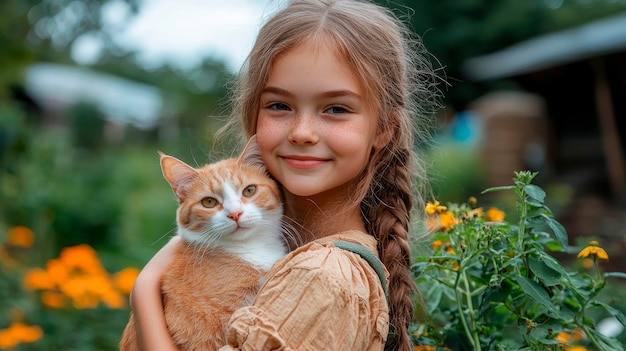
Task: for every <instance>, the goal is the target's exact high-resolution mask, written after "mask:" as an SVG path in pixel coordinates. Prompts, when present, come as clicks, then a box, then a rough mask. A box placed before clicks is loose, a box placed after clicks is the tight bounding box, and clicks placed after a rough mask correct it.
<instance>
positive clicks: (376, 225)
mask: <svg viewBox="0 0 626 351" xmlns="http://www.w3.org/2000/svg"><path fill="white" fill-rule="evenodd" d="M378 156H379V157H380V158H381V159H379V160H377V163H378V164H383V165H385V166H384V167H379V169H378V170H376V176H375V177H374V179H376V181H375V182H374V183H373V184H372V188H370V191H369V193H368V194H367V195H366V198H365V199H364V201H363V202H362V204H363V205H362V210H363V214H364V216H365V218H367V220H368V221H367V223H368V228H367V229H368V232H369V233H372V234H374V235H375V236H376V237H377V239H378V251H379V252H380V257H381V261H382V262H383V264H384V265H385V267H387V270H388V271H389V301H388V302H389V316H390V323H389V328H390V330H389V331H390V333H392V335H394V336H395V339H394V340H393V342H392V343H388V345H387V347H386V349H387V350H402V351H404V350H407V351H408V350H411V349H412V346H411V340H410V338H409V334H408V328H409V325H410V323H411V321H412V317H413V309H414V304H413V302H414V301H413V299H412V296H414V293H416V292H417V287H416V285H415V282H414V281H413V279H412V277H411V274H410V265H411V263H412V260H411V250H410V246H409V221H410V212H411V207H412V202H413V194H412V191H411V177H412V174H411V169H410V167H408V165H409V163H410V160H411V156H412V153H411V150H410V149H409V148H405V149H402V150H397V152H395V153H393V154H392V153H389V152H388V153H381V154H379V155H378ZM382 158H385V159H386V160H383V159H382Z"/></svg>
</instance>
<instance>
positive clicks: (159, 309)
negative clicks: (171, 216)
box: [130, 236, 180, 351]
mask: <svg viewBox="0 0 626 351" xmlns="http://www.w3.org/2000/svg"><path fill="white" fill-rule="evenodd" d="M179 242H180V237H178V236H175V237H173V238H172V239H171V240H170V241H169V242H168V243H167V244H165V246H163V247H162V248H161V250H159V251H158V252H157V253H156V254H155V255H154V257H152V259H150V261H149V262H148V263H147V264H146V266H145V267H144V268H143V269H142V270H141V272H140V273H139V276H138V277H137V280H136V281H135V285H134V286H133V291H132V292H131V295H130V306H131V308H132V310H133V318H134V319H135V325H136V328H137V334H138V337H139V345H140V347H141V349H142V350H162V351H166V350H172V351H174V350H178V348H177V346H176V344H175V343H174V341H173V340H172V337H171V336H170V333H169V331H168V330H167V324H166V323H165V314H164V312H163V299H162V296H161V276H162V275H163V272H164V271H165V268H166V267H167V265H169V264H170V262H171V261H172V257H173V251H174V248H175V247H176V245H178V243H179Z"/></svg>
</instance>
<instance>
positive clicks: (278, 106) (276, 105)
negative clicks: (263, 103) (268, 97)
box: [267, 102, 290, 111]
mask: <svg viewBox="0 0 626 351" xmlns="http://www.w3.org/2000/svg"><path fill="white" fill-rule="evenodd" d="M267 108H269V109H270V110H278V111H289V110H290V108H289V106H287V105H286V104H283V103H281V102H276V103H273V104H270V105H268V106H267Z"/></svg>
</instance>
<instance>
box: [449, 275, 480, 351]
mask: <svg viewBox="0 0 626 351" xmlns="http://www.w3.org/2000/svg"><path fill="white" fill-rule="evenodd" d="M459 280H463V285H464V289H462V288H461V287H460V286H459ZM455 293H456V303H457V307H458V309H459V316H460V319H461V324H462V325H463V329H464V330H465V334H466V335H467V338H468V339H469V341H470V343H471V344H472V349H473V350H474V351H481V350H482V349H481V346H480V339H479V337H478V334H477V332H476V321H475V320H474V315H475V311H474V304H473V303H472V292H471V291H470V286H469V281H468V280H467V275H466V274H465V271H461V272H459V275H458V276H457V282H456V289H455ZM462 294H463V295H465V301H466V303H467V310H468V314H469V319H470V323H471V326H470V325H468V324H467V321H466V320H465V314H464V313H463V305H462V304H461V300H462V299H463V296H461V295H462Z"/></svg>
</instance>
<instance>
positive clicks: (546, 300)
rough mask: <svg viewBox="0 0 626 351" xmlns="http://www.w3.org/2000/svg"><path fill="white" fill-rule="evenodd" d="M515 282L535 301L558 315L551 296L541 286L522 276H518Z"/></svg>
mask: <svg viewBox="0 0 626 351" xmlns="http://www.w3.org/2000/svg"><path fill="white" fill-rule="evenodd" d="M515 280H516V281H517V283H518V284H519V286H520V287H521V288H522V290H523V291H524V293H526V295H528V296H530V297H532V298H533V299H534V300H535V301H537V302H539V303H540V304H541V305H543V306H544V307H545V308H547V309H548V310H550V311H552V312H555V313H558V311H557V309H556V306H554V304H553V303H552V301H551V300H550V296H548V293H547V292H546V291H545V290H544V289H543V288H542V287H541V286H540V285H539V284H537V282H535V281H533V280H531V279H528V278H526V277H524V276H521V275H518V276H516V277H515Z"/></svg>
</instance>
